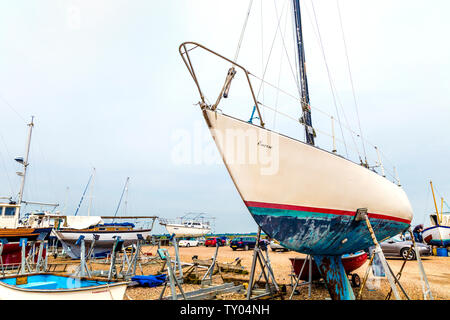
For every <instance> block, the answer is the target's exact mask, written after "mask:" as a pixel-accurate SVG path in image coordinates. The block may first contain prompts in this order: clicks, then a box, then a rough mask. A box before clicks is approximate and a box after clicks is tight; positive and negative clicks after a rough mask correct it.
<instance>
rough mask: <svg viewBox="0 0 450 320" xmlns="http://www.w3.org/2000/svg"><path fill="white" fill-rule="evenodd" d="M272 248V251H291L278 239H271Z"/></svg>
mask: <svg viewBox="0 0 450 320" xmlns="http://www.w3.org/2000/svg"><path fill="white" fill-rule="evenodd" d="M270 249H271V250H272V251H282V252H284V251H289V249H288V248H285V247H283V246H282V245H281V244H280V243H279V242H278V241H277V240H272V241H270Z"/></svg>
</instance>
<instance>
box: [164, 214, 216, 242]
mask: <svg viewBox="0 0 450 320" xmlns="http://www.w3.org/2000/svg"><path fill="white" fill-rule="evenodd" d="M179 220H180V221H179V222H176V221H169V220H167V219H164V218H159V223H160V224H161V225H162V226H164V227H165V228H166V230H167V232H168V233H169V234H170V235H172V234H174V235H175V237H177V238H179V237H201V236H204V235H206V234H208V233H211V221H210V218H206V216H205V215H204V214H202V213H200V214H196V213H188V214H186V215H184V216H182V217H180V218H179Z"/></svg>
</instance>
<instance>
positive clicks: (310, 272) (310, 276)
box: [289, 254, 312, 300]
mask: <svg viewBox="0 0 450 320" xmlns="http://www.w3.org/2000/svg"><path fill="white" fill-rule="evenodd" d="M306 262H308V263H309V272H308V274H309V275H308V281H306V282H303V283H301V284H299V282H300V276H301V275H302V273H303V269H304V268H305V265H306ZM294 279H295V283H294V284H293V285H292V292H291V295H290V296H289V300H292V297H293V295H294V293H295V290H297V287H298V286H306V285H308V298H311V287H312V256H311V255H310V254H308V255H307V256H306V259H305V261H304V262H303V265H302V268H301V269H300V272H299V273H298V276H295V270H294Z"/></svg>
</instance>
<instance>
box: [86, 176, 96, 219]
mask: <svg viewBox="0 0 450 320" xmlns="http://www.w3.org/2000/svg"><path fill="white" fill-rule="evenodd" d="M95 172H96V171H95V168H94V172H93V173H92V184H91V190H90V191H89V207H88V212H87V215H88V217H89V216H90V215H91V207H92V198H93V194H92V193H93V189H94V180H95Z"/></svg>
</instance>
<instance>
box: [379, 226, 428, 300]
mask: <svg viewBox="0 0 450 320" xmlns="http://www.w3.org/2000/svg"><path fill="white" fill-rule="evenodd" d="M408 232H409V234H410V236H411V242H412V244H411V247H410V248H409V250H408V253H407V255H406V256H407V257H409V256H410V254H411V253H412V252H413V250H414V251H415V253H416V259H417V264H418V266H419V270H420V277H421V280H422V293H423V299H424V300H433V295H432V294H431V289H430V284H429V283H428V278H427V275H426V274H425V270H424V268H423V264H422V259H421V258H420V253H419V250H418V248H417V245H416V241H415V239H414V235H413V233H412V231H411V228H409V229H408ZM407 261H408V260H407V259H405V260H403V264H402V266H401V268H400V271H399V272H398V273H397V275H396V278H397V279H398V280H400V278H401V276H402V272H403V268H404V267H405V265H406V262H407ZM391 294H392V290H390V291H389V293H388V294H387V295H386V298H385V300H390V299H391Z"/></svg>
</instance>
